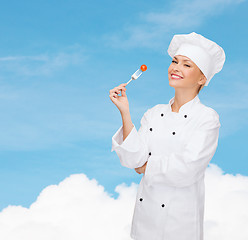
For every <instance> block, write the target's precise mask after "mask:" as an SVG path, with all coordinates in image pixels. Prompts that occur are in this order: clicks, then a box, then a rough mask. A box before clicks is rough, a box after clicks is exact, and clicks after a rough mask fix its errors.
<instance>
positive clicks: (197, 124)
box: [111, 95, 221, 240]
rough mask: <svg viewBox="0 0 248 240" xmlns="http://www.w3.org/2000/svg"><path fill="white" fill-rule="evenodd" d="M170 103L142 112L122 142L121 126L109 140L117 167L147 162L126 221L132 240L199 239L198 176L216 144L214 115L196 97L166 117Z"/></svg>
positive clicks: (202, 187)
mask: <svg viewBox="0 0 248 240" xmlns="http://www.w3.org/2000/svg"><path fill="white" fill-rule="evenodd" d="M174 98H175V97H173V98H171V99H170V101H169V104H157V105H155V106H154V107H152V108H150V109H148V110H147V111H146V112H145V113H144V115H143V117H142V119H141V122H140V123H141V126H140V128H139V130H138V131H137V130H136V127H135V125H133V128H132V130H131V132H130V133H129V135H128V136H127V137H126V138H125V140H124V141H123V126H121V127H120V128H119V129H118V130H117V132H116V133H115V134H114V136H113V137H112V149H111V152H112V151H115V152H116V153H117V155H118V157H119V159H120V163H121V165H123V166H125V167H128V168H131V169H134V168H137V167H141V166H143V165H144V164H145V163H146V162H147V166H146V171H145V174H144V175H143V176H142V179H141V181H140V184H139V187H138V191H137V197H136V202H135V209H134V214H133V219H132V228H131V233H130V236H131V237H132V238H133V239H135V240H203V220H204V201H205V185H204V174H205V170H206V168H207V166H208V163H209V162H210V160H211V159H212V157H213V155H214V153H215V151H216V148H217V145H218V137H219V127H220V126H221V125H220V122H219V115H218V113H217V112H216V111H215V110H214V109H212V108H210V107H208V106H205V105H204V104H202V103H201V102H200V99H199V97H198V95H196V97H195V98H193V99H192V100H190V101H189V102H187V103H185V104H184V105H182V106H181V107H180V109H179V112H178V113H177V112H172V109H171V105H172V103H173V102H174Z"/></svg>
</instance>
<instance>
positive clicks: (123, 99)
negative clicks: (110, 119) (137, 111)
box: [109, 83, 129, 113]
mask: <svg viewBox="0 0 248 240" xmlns="http://www.w3.org/2000/svg"><path fill="white" fill-rule="evenodd" d="M126 85H127V84H126V83H122V84H120V85H119V86H117V87H115V88H113V89H111V90H110V91H109V97H110V100H111V101H112V102H113V103H114V104H115V105H116V107H117V108H118V109H119V111H120V112H121V113H124V112H129V103H128V100H127V95H126V90H127V89H126V88H125V86H126ZM120 92H121V94H122V95H121V96H118V94H119V93H120Z"/></svg>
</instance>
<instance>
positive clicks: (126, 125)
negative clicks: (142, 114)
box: [121, 111, 134, 141]
mask: <svg viewBox="0 0 248 240" xmlns="http://www.w3.org/2000/svg"><path fill="white" fill-rule="evenodd" d="M121 117H122V125H123V141H124V140H125V138H126V137H127V136H128V134H129V133H130V132H131V131H132V129H133V127H134V125H133V123H132V120H131V115H130V112H129V111H128V112H125V113H122V114H121Z"/></svg>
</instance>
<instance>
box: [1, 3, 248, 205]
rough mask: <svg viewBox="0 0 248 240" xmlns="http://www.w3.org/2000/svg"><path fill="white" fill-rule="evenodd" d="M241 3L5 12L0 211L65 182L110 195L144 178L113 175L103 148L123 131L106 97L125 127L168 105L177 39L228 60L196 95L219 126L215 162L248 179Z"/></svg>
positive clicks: (9, 7)
mask: <svg viewBox="0 0 248 240" xmlns="http://www.w3.org/2000/svg"><path fill="white" fill-rule="evenodd" d="M247 11H248V4H247V1H245V0H243V1H237V0H236V1H232V0H229V1H228V0H225V1H224V0H209V1H199V0H198V1H196V0H195V1H182V0H176V1H153V2H151V1H140V0H137V1H131V0H126V1H118V2H116V1H113V0H111V1H110V0H106V1H99V0H98V1H91V2H90V1H87V2H86V1H76V0H71V1H64V0H61V1H58V0H56V1H55V0H49V1H48V0H43V1H28V0H26V1H11V0H10V1H8V2H6V1H2V2H1V8H0V31H1V38H0V112H1V117H0V163H1V165H0V195H1V197H0V209H3V208H5V207H7V206H8V205H22V206H25V207H28V206H29V205H30V204H31V203H32V202H34V201H35V199H36V198H37V196H38V195H39V193H40V192H41V190H42V189H44V188H45V187H46V186H48V185H51V184H58V183H59V182H60V181H62V180H63V179H64V178H66V177H68V176H69V175H71V174H74V173H85V174H86V175H87V176H88V177H89V178H95V179H96V180H97V181H98V182H99V183H100V184H102V185H103V186H104V187H105V190H106V191H108V192H109V193H111V194H113V196H116V195H117V194H116V193H115V191H114V188H115V186H116V185H118V184H120V183H122V182H125V183H127V184H128V185H129V184H130V183H131V182H136V183H139V181H140V179H141V175H139V174H137V173H136V172H135V171H134V170H131V169H127V168H124V167H122V166H121V165H120V162H119V159H118V157H117V155H116V153H115V152H112V153H111V138H112V136H113V134H114V133H115V132H116V131H117V129H118V128H119V127H120V126H121V123H122V122H121V117H120V113H119V111H118V109H117V108H116V107H115V105H114V104H113V103H112V102H111V100H110V99H109V90H110V89H112V88H114V87H115V86H118V85H119V84H121V83H124V82H127V81H128V80H129V79H130V76H131V74H132V73H133V72H134V71H136V70H137V68H138V67H139V66H140V65H141V64H146V65H147V66H148V70H147V72H146V73H145V74H143V75H142V77H141V78H140V79H139V80H137V81H136V82H131V83H130V84H129V85H128V86H127V96H128V99H129V104H130V112H131V116H132V121H133V123H134V124H135V126H136V127H137V128H139V126H140V119H141V117H142V116H143V114H144V112H145V111H146V110H147V109H148V108H150V107H153V106H154V105H156V104H159V103H168V101H169V100H170V98H172V97H173V96H174V89H173V88H171V87H170V86H169V84H168V75H167V70H168V67H169V65H170V63H171V58H170V57H169V55H168V54H167V48H168V46H169V43H170V41H171V39H172V37H173V35H174V34H185V33H190V32H193V31H194V32H196V33H200V34H202V35H203V36H205V37H207V38H209V39H211V40H213V41H215V42H217V43H218V44H220V46H222V47H223V49H224V50H225V53H226V62H225V64H224V67H223V70H222V71H221V72H220V73H218V74H216V75H215V76H214V78H213V79H212V80H211V82H210V83H209V85H208V86H207V87H205V88H204V89H203V90H202V91H201V92H200V94H199V98H200V100H201V102H202V103H204V104H205V105H207V106H210V107H212V108H214V109H215V110H216V111H217V112H218V114H219V115H220V122H221V128H220V138H219V145H218V148H217V151H216V154H215V156H214V158H213V159H212V163H215V164H217V165H218V166H219V167H221V168H222V169H223V171H224V172H226V173H230V174H234V175H236V174H242V175H246V176H247V175H248V161H247V155H248V148H247V133H248V121H247V118H248V95H247V91H248V81H247V74H248V60H247V56H248V48H247V40H248V30H247V20H248V18H247Z"/></svg>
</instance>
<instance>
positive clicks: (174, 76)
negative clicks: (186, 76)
mask: <svg viewBox="0 0 248 240" xmlns="http://www.w3.org/2000/svg"><path fill="white" fill-rule="evenodd" d="M171 76H172V77H173V78H180V77H178V76H176V75H174V74H172V75H171Z"/></svg>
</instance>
